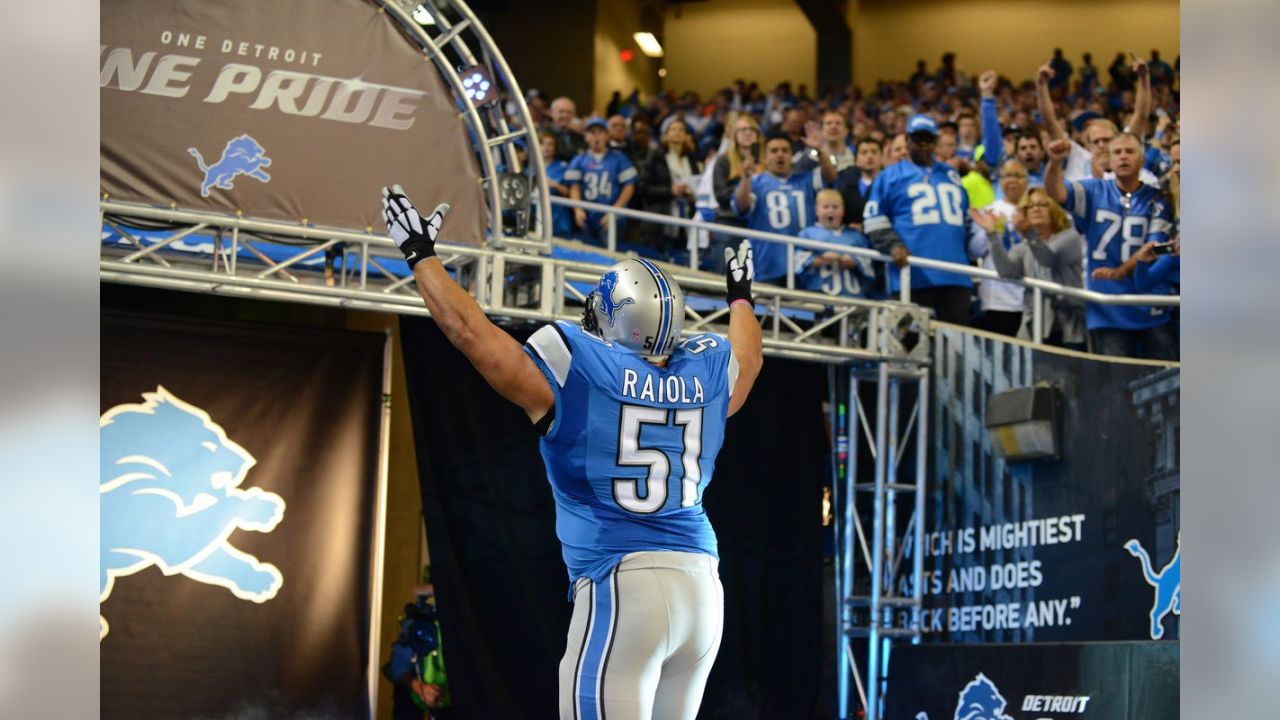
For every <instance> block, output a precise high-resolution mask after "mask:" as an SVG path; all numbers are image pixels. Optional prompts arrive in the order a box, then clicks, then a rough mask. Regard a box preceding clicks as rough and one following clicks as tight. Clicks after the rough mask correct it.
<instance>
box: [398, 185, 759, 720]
mask: <svg viewBox="0 0 1280 720" xmlns="http://www.w3.org/2000/svg"><path fill="white" fill-rule="evenodd" d="M382 194H383V209H384V218H385V220H386V222H387V229H388V230H389V231H390V234H391V237H392V239H393V240H394V241H395V243H396V245H397V246H398V247H399V248H400V249H401V251H402V252H403V253H404V255H405V258H406V259H407V260H408V262H409V265H410V267H411V268H412V269H413V273H414V278H415V279H416V280H417V285H418V291H419V293H421V295H422V299H423V301H424V302H425V303H426V305H427V308H428V309H429V310H430V311H431V316H432V318H433V319H434V320H435V321H436V323H437V324H438V325H439V326H440V329H441V330H442V331H443V332H444V333H445V336H446V337H448V338H449V341H450V342H452V343H453V344H454V346H455V347H457V348H458V349H459V350H461V351H462V353H463V354H464V355H466V356H467V359H469V360H470V361H471V364H472V365H473V366H474V367H475V368H476V370H477V371H478V372H479V373H480V374H481V375H482V376H483V377H484V378H485V380H487V381H488V383H489V384H490V385H491V386H492V387H493V388H494V389H495V390H497V391H498V393H499V394H501V395H502V396H503V397H505V398H507V399H508V400H510V401H511V402H513V403H515V404H516V405H518V406H520V408H521V409H523V410H524V412H525V413H526V414H527V415H528V416H529V420H530V421H531V422H533V423H534V424H535V427H536V428H537V430H538V432H539V433H540V434H541V435H542V439H541V443H540V446H541V451H542V457H543V460H544V461H545V463H546V469H547V479H548V481H549V482H550V483H551V492H552V495H553V496H554V498H555V504H556V534H557V536H558V537H559V538H560V542H561V544H562V546H563V556H564V561H565V565H567V566H568V570H569V582H570V596H571V598H572V600H573V603H574V609H573V616H572V620H571V622H570V625H569V636H568V641H567V644H566V648H565V654H564V657H563V659H562V660H561V662H560V717H561V718H565V719H566V720H569V719H575V718H585V717H600V718H602V717H605V716H606V715H607V716H608V717H610V718H613V719H614V720H623V719H626V718H649V717H661V718H680V719H685V720H693V718H694V717H695V716H696V715H697V712H698V706H699V704H700V703H701V701H702V692H703V688H704V687H705V685H706V681H707V675H708V673H709V672H710V670H711V666H712V664H713V663H714V662H715V658H716V653H717V652H718V650H719V647H720V637H721V633H722V630H723V626H724V589H723V587H722V586H721V584H720V578H719V575H718V570H717V562H718V559H717V554H716V552H717V551H716V536H715V532H714V531H713V530H712V528H711V523H710V521H709V520H708V519H707V514H706V512H704V510H703V507H702V493H703V491H704V490H705V489H706V487H707V483H709V482H710V481H711V475H712V471H713V469H714V467H715V460H716V454H717V453H718V452H719V450H720V445H721V442H722V441H723V439H724V428H725V421H726V420H727V419H728V418H729V416H731V415H733V414H734V413H735V412H737V411H738V409H739V408H741V407H742V404H743V402H744V401H745V400H746V398H747V393H749V392H750V391H751V387H752V385H753V384H754V383H755V380H756V376H757V375H758V374H759V372H760V367H761V365H762V364H763V360H764V358H763V354H762V343H761V332H760V324H759V322H758V321H757V320H756V316H755V314H754V310H753V307H754V306H753V301H752V298H751V283H752V279H753V276H754V263H753V259H752V254H751V247H750V244H749V243H748V242H747V241H745V240H744V241H743V242H742V244H741V246H740V248H739V249H738V251H737V252H736V253H735V252H734V251H733V250H732V249H730V248H726V249H725V260H726V263H727V266H728V267H727V269H726V283H727V302H728V304H729V334H728V337H725V336H722V335H717V334H714V333H702V334H699V335H694V336H692V337H689V338H686V339H681V336H680V332H681V328H682V326H683V320H684V295H683V293H682V292H681V290H680V286H679V285H677V284H676V283H674V282H672V280H671V279H670V278H669V277H668V276H667V275H666V273H664V272H663V271H662V270H661V269H659V268H658V267H656V266H655V265H653V264H652V263H650V262H648V261H647V260H640V259H628V260H624V261H622V262H620V263H618V264H616V265H614V266H612V267H610V268H609V269H608V271H606V272H605V273H604V275H603V276H601V278H600V280H599V282H598V283H597V284H596V287H595V289H594V290H593V291H592V292H591V293H590V295H588V299H587V303H586V307H585V309H584V310H583V316H582V323H581V324H575V323H570V322H563V321H560V322H554V323H550V324H548V325H545V326H543V327H542V328H541V329H539V330H538V331H537V332H535V333H534V334H533V335H531V336H530V337H529V340H528V341H527V342H526V343H525V344H524V346H523V347H521V346H520V345H519V344H518V343H517V342H516V341H515V340H513V339H512V338H511V336H510V335H508V334H507V333H506V332H505V331H503V330H502V329H501V328H499V327H498V326H496V325H494V324H493V323H492V322H490V321H489V319H488V318H487V317H485V314H484V311H483V310H482V309H481V308H480V306H479V305H478V304H476V302H475V300H474V299H472V297H471V296H470V295H469V294H467V292H466V291H465V290H463V289H462V288H461V287H459V286H458V285H457V283H455V282H454V281H453V279H452V278H451V277H450V276H449V273H448V271H447V270H445V267H444V265H443V264H441V262H440V261H439V260H438V259H437V258H436V256H435V241H436V238H437V236H438V235H439V233H440V227H441V224H442V223H443V222H444V217H445V214H446V213H447V212H448V210H449V206H448V205H445V204H442V205H440V206H438V207H437V208H436V209H435V212H433V213H432V214H431V215H430V216H429V217H427V218H426V219H424V218H422V217H421V216H420V215H419V214H418V211H417V210H415V209H414V207H413V204H412V203H411V202H410V201H409V199H408V198H407V197H405V194H404V192H403V190H401V188H400V186H398V185H397V186H395V187H394V188H393V189H390V190H389V189H387V188H383V190H382Z"/></svg>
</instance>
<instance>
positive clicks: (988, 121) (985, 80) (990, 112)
mask: <svg viewBox="0 0 1280 720" xmlns="http://www.w3.org/2000/svg"><path fill="white" fill-rule="evenodd" d="M978 90H979V91H980V92H981V93H982V107H981V114H982V148H983V149H982V161H983V162H985V163H986V164H987V165H988V166H989V167H991V168H992V169H994V170H995V171H996V172H999V170H1000V161H1001V160H1002V159H1004V135H1003V134H1002V133H1001V132H1000V112H999V108H997V107H996V71H995V70H987V71H986V72H984V73H982V75H981V76H979V77H978Z"/></svg>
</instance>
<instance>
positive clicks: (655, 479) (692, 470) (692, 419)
mask: <svg viewBox="0 0 1280 720" xmlns="http://www.w3.org/2000/svg"><path fill="white" fill-rule="evenodd" d="M672 414H674V415H675V424H676V425H677V426H683V427H684V438H683V440H684V443H683V444H684V451H683V452H681V453H680V462H681V464H682V465H684V479H683V481H682V482H681V483H680V507H693V506H694V504H695V503H697V501H698V483H699V482H701V480H702V465H701V464H700V463H699V462H698V460H699V456H700V455H702V408H689V409H686V410H669V409H667V408H655V407H645V406H643V405H623V406H622V418H621V421H620V422H619V423H618V426H619V433H618V461H617V462H618V465H619V466H620V467H648V468H649V476H648V478H647V480H646V482H645V485H646V486H647V491H646V494H645V496H644V497H643V498H642V497H640V488H639V485H640V481H639V480H633V479H630V478H614V481H613V498H614V500H616V501H617V503H618V505H620V506H621V507H622V509H624V510H627V511H629V512H633V513H641V514H646V515H647V514H650V513H655V512H657V511H659V510H661V509H662V506H663V505H664V504H666V502H667V480H668V478H670V477H671V461H670V459H668V457H667V453H666V452H664V451H662V450H660V449H658V448H645V447H640V430H641V428H643V427H644V426H645V425H660V426H668V425H670V424H671V419H672V417H671V416H672Z"/></svg>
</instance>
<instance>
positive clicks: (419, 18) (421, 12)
mask: <svg viewBox="0 0 1280 720" xmlns="http://www.w3.org/2000/svg"><path fill="white" fill-rule="evenodd" d="M413 21H414V22H416V23H418V24H419V25H421V26H422V27H428V26H431V25H435V24H436V19H435V18H433V17H431V13H430V12H429V11H428V10H427V6H426V5H419V6H418V7H416V8H414V9H413Z"/></svg>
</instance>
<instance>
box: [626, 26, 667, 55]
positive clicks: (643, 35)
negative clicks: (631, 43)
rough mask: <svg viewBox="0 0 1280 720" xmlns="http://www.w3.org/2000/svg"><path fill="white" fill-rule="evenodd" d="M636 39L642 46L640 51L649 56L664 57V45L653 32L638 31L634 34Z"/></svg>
mask: <svg viewBox="0 0 1280 720" xmlns="http://www.w3.org/2000/svg"><path fill="white" fill-rule="evenodd" d="M631 37H633V38H635V39H636V44H637V45H639V46H640V52H642V53H644V54H645V55H648V56H649V57H662V45H661V44H660V43H659V42H658V38H656V37H654V36H653V33H651V32H638V33H634V34H632V36H631Z"/></svg>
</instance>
